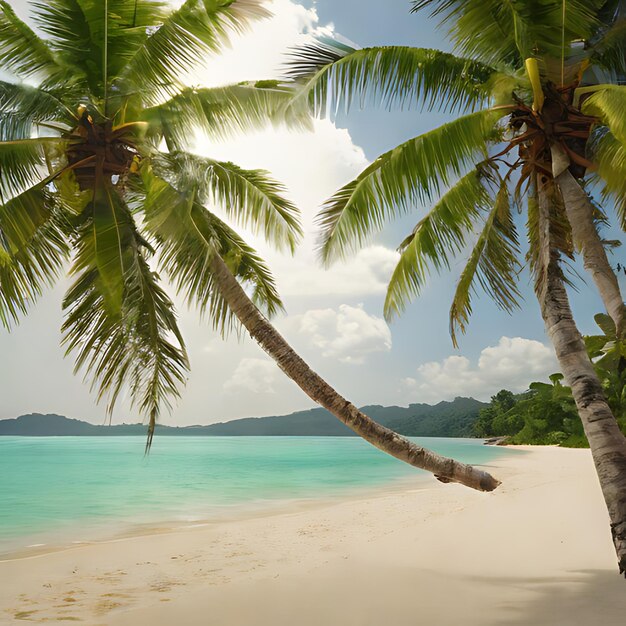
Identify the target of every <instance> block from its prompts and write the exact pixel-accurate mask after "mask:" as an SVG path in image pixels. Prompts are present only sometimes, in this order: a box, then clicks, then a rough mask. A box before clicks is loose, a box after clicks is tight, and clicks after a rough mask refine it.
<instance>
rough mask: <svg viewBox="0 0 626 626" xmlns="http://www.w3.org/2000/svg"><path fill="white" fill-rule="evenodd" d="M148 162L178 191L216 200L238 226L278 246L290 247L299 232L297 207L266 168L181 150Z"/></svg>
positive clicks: (202, 200)
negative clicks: (260, 235)
mask: <svg viewBox="0 0 626 626" xmlns="http://www.w3.org/2000/svg"><path fill="white" fill-rule="evenodd" d="M152 165H153V168H154V171H155V173H156V174H157V175H158V176H160V177H162V178H164V179H165V180H167V181H168V182H169V183H170V184H171V185H172V186H173V187H174V188H175V189H177V190H178V191H180V192H183V193H185V192H187V191H192V190H193V192H194V193H195V199H196V200H197V201H198V202H199V203H200V204H205V203H207V202H213V203H216V204H218V205H219V206H220V207H222V208H223V209H224V211H225V213H226V215H227V216H228V217H229V218H231V219H232V220H233V221H235V222H237V223H238V224H240V225H241V226H243V227H250V228H252V229H253V230H254V231H255V232H258V233H262V234H263V236H264V237H265V240H266V241H268V242H271V243H273V244H274V245H275V246H276V247H277V248H279V249H285V248H287V249H289V250H291V252H293V251H294V249H295V245H296V242H297V240H298V238H299V237H300V236H301V235H302V229H301V228H300V222H299V214H298V209H297V208H296V207H295V206H294V205H293V204H292V203H291V202H290V201H289V200H287V199H285V197H284V195H283V194H284V192H285V188H284V187H283V186H282V185H281V184H280V183H277V182H276V181H275V180H273V179H272V178H271V177H270V176H269V174H268V173H267V172H266V171H264V170H245V169H242V168H240V167H239V166H237V165H235V164H234V163H230V162H224V161H215V160H213V159H209V158H206V157H199V156H196V155H192V154H188V153H185V152H176V153H172V154H161V155H159V156H155V157H154V158H153V159H152Z"/></svg>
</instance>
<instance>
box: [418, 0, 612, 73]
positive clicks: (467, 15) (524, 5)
mask: <svg viewBox="0 0 626 626" xmlns="http://www.w3.org/2000/svg"><path fill="white" fill-rule="evenodd" d="M603 4H604V2H602V1H600V0H568V2H567V11H566V13H565V41H566V43H567V51H568V52H569V51H570V47H569V44H570V42H572V41H579V40H581V39H587V38H589V37H590V36H591V35H592V34H593V33H594V31H595V29H596V28H597V27H598V26H599V25H600V24H599V21H598V18H597V15H598V11H599V9H600V7H601V5H603ZM424 9H427V10H430V12H431V15H433V16H434V17H436V18H438V19H439V21H440V24H443V25H447V26H448V27H449V35H450V36H451V38H452V41H453V42H454V44H455V46H456V49H457V50H458V51H459V52H460V53H461V54H465V55H467V56H469V57H472V58H476V59H480V60H481V61H483V62H486V63H510V64H513V65H515V66H517V67H519V66H520V65H521V64H523V61H524V59H526V58H528V57H531V56H542V55H546V56H550V57H552V58H555V59H558V58H560V55H561V49H562V47H561V44H562V40H561V37H562V23H563V22H562V20H563V3H562V0H529V1H524V2H502V0H416V1H414V2H413V9H412V11H413V12H416V11H421V10H424Z"/></svg>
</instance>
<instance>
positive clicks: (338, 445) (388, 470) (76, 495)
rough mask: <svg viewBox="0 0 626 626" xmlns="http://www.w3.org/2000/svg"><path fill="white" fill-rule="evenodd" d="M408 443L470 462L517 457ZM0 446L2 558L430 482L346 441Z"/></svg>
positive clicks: (96, 441) (63, 440)
mask: <svg viewBox="0 0 626 626" xmlns="http://www.w3.org/2000/svg"><path fill="white" fill-rule="evenodd" d="M415 441H417V442H418V443H420V444H422V445H425V446H427V447H429V448H432V449H434V450H436V451H437V452H439V453H441V454H444V455H446V456H452V457H454V458H457V459H459V460H462V461H465V462H467V463H473V464H480V465H489V464H490V463H492V462H493V461H494V460H496V459H497V458H498V457H501V456H502V455H505V454H512V453H515V452H514V451H508V450H506V449H502V448H497V447H493V446H484V445H483V444H482V441H480V440H474V439H443V438H416V439H415ZM144 443H145V441H144V439H143V437H0V555H2V554H4V555H7V554H9V553H12V552H15V551H21V550H23V549H24V548H27V547H29V546H30V547H31V549H32V548H33V547H34V546H39V545H42V544H43V545H66V544H68V543H72V542H80V541H89V540H97V539H104V538H111V537H114V536H116V535H119V534H121V533H127V532H141V530H142V528H145V529H146V530H147V529H148V528H150V526H151V525H152V526H155V525H159V524H161V525H167V526H172V525H174V526H175V525H185V524H193V523H196V522H206V521H209V522H210V521H211V520H214V519H218V518H224V517H226V518H227V517H228V516H233V515H239V514H241V512H242V511H243V510H246V509H248V510H256V509H260V510H263V509H268V508H271V507H273V506H278V505H280V504H282V503H284V502H285V501H289V500H300V501H302V500H304V501H308V500H314V499H319V498H329V497H340V496H345V495H349V494H350V495H351V494H355V493H358V492H359V491H363V490H367V489H372V488H377V487H384V486H385V485H388V484H391V483H394V482H396V481H398V480H401V479H407V478H409V477H418V478H417V480H420V478H419V477H420V476H421V477H423V479H424V480H432V478H430V477H429V476H428V475H427V474H425V473H423V472H419V471H418V470H415V469H414V468H411V467H409V466H408V465H406V464H404V463H402V462H400V461H397V460H396V459H393V458H391V457H389V456H388V455H386V454H384V453H382V452H380V451H379V450H376V449H375V448H373V447H372V446H370V445H369V444H367V443H366V442H364V441H363V440H361V439H359V438H353V437H158V438H156V439H155V441H154V445H153V448H152V451H151V453H150V455H149V456H147V457H146V456H144V453H143V447H144Z"/></svg>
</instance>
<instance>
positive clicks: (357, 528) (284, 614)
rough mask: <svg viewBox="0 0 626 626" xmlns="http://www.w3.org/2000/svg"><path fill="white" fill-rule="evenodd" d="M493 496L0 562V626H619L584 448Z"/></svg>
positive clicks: (323, 507)
mask: <svg viewBox="0 0 626 626" xmlns="http://www.w3.org/2000/svg"><path fill="white" fill-rule="evenodd" d="M524 450H525V451H526V454H518V455H512V456H508V457H506V458H503V459H500V460H498V461H497V462H496V463H495V464H494V465H493V466H491V467H490V471H492V472H493V473H494V474H495V475H497V476H498V477H499V478H501V479H502V480H503V484H502V486H501V487H500V488H499V489H498V490H497V491H496V492H494V493H491V494H482V493H477V492H474V491H471V490H469V489H467V488H464V487H461V486H458V485H443V484H440V483H438V482H436V481H435V480H432V481H430V482H429V483H428V484H427V488H424V483H423V482H422V481H421V480H418V481H416V483H415V486H414V487H413V488H412V486H411V485H410V484H408V485H407V484H406V483H402V487H401V488H399V489H394V490H392V491H390V492H389V493H381V492H380V491H377V492H375V493H372V494H371V495H367V496H361V497H359V498H355V499H350V500H346V501H343V502H337V501H332V502H328V501H326V502H319V503H316V504H315V505H313V506H309V507H306V508H303V507H301V506H296V505H294V507H293V510H287V511H281V512H280V513H276V512H275V511H274V512H273V513H270V514H264V515H258V516H256V517H253V518H250V517H249V516H248V517H246V518H244V519H239V520H235V521H228V522H226V521H220V522H216V523H210V524H208V525H205V526H199V527H197V528H186V529H184V530H177V531H163V532H155V533H154V534H151V535H149V536H141V537H131V538H124V539H119V540H116V541H113V542H106V543H98V544H89V545H79V546H76V547H73V548H71V549H65V550H61V551H57V552H52V553H47V554H41V555H37V556H31V557H28V558H18V559H14V560H7V561H3V562H0V580H1V581H2V584H1V585H0V607H1V608H0V623H2V624H18V623H24V622H31V623H39V622H51V623H56V622H77V623H84V624H89V625H91V626H103V625H107V626H109V625H110V626H138V625H143V624H150V625H151V626H172V625H176V626H196V625H197V626H200V625H203V626H205V625H211V626H244V625H245V626H248V625H255V626H270V625H271V626H296V625H297V626H321V625H328V626H334V625H337V626H381V625H384V624H389V625H393V626H409V625H410V626H415V625H416V624H421V623H423V624H431V625H443V626H448V625H453V624H454V625H456V624H464V625H468V626H471V625H476V626H479V625H480V626H490V625H495V624H498V625H504V624H507V625H511V626H514V625H520V626H521V625H527V624H533V625H535V624H536V625H544V624H545V625H560V624H563V625H568V626H572V625H578V624H580V625H581V626H582V625H584V626H591V625H596V624H598V625H602V626H618V625H619V626H621V625H623V624H624V623H625V620H626V581H625V580H624V579H623V578H620V577H619V576H618V574H617V570H616V565H615V558H614V553H613V548H612V544H611V541H610V536H609V527H608V517H607V514H606V510H605V508H604V503H603V500H602V496H601V493H600V489H599V486H598V483H597V479H596V476H595V473H594V471H593V467H592V461H591V457H590V453H589V451H588V450H568V449H559V448H549V447H545V448H544V447H529V448H525V449H524Z"/></svg>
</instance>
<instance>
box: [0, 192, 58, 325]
mask: <svg viewBox="0 0 626 626" xmlns="http://www.w3.org/2000/svg"><path fill="white" fill-rule="evenodd" d="M64 222H65V220H64V219H63V212H62V210H61V207H60V206H59V205H58V203H57V201H56V199H55V197H54V196H53V195H52V194H51V193H50V192H49V191H48V190H47V189H46V187H45V186H43V185H37V186H35V187H33V188H31V189H28V190H26V191H23V192H22V193H21V194H19V195H18V196H15V197H14V198H12V199H11V200H9V201H7V202H6V203H4V204H2V205H0V323H2V325H4V326H5V327H6V328H10V327H11V325H12V324H16V323H18V322H19V320H20V317H21V316H22V315H23V314H24V313H26V312H27V310H28V308H29V306H30V305H31V304H32V303H33V302H35V300H36V299H37V298H38V296H39V295H41V293H42V291H43V289H44V288H45V287H47V286H50V285H52V284H53V283H54V282H55V281H56V279H57V278H58V275H59V272H60V270H61V269H62V267H63V264H64V262H65V261H66V259H67V257H68V246H67V243H66V236H65V234H66V233H65V231H64Z"/></svg>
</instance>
